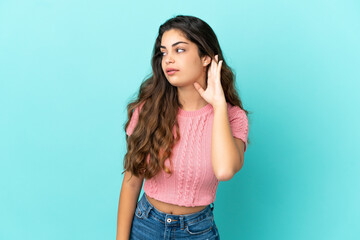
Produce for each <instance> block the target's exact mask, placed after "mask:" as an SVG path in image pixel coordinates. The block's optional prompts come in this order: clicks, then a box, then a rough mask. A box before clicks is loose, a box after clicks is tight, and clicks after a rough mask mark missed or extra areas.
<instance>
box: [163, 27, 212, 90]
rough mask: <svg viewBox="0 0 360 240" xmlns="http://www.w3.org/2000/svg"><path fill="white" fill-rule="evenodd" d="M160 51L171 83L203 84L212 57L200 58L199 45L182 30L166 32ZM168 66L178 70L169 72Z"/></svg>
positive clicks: (165, 71)
mask: <svg viewBox="0 0 360 240" xmlns="http://www.w3.org/2000/svg"><path fill="white" fill-rule="evenodd" d="M160 51H161V54H162V60H161V67H162V70H163V72H164V74H165V76H166V78H167V80H168V81H169V82H170V84H171V85H173V86H176V87H184V86H187V85H193V83H194V82H198V83H200V84H201V85H203V84H202V83H203V82H205V78H206V74H205V73H206V65H207V64H209V63H210V61H209V59H210V57H207V58H205V57H203V58H200V57H199V54H198V47H197V45H196V44H195V43H193V42H190V41H189V40H188V39H187V38H185V37H184V36H183V34H182V32H181V31H180V30H177V29H170V30H168V31H166V32H164V34H163V36H162V39H161V46H160ZM205 60H207V63H206V62H205ZM168 68H174V69H176V71H175V72H168V71H167V69H168Z"/></svg>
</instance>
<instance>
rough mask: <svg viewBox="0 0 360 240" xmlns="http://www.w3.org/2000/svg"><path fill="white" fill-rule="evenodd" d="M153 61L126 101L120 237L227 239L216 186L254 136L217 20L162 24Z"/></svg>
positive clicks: (193, 19) (226, 177)
mask: <svg viewBox="0 0 360 240" xmlns="http://www.w3.org/2000/svg"><path fill="white" fill-rule="evenodd" d="M152 69H153V74H152V76H151V77H150V78H148V79H147V80H146V81H144V82H143V83H142V84H141V86H140V90H139V94H138V97H137V99H136V100H135V101H133V102H131V103H129V105H128V106H127V110H128V121H127V123H126V125H125V131H126V134H127V153H126V155H125V159H124V172H125V175H124V179H123V183H122V187H121V193H120V199H119V208H118V228H117V239H118V240H119V239H141V240H144V239H152V240H153V239H220V236H219V231H218V229H217V226H216V224H215V221H214V215H213V209H214V203H213V202H214V201H215V195H216V190H217V186H218V183H219V181H227V180H230V179H231V178H232V177H233V176H234V174H235V173H236V172H238V171H239V170H240V169H241V168H242V166H243V163H244V152H245V151H246V148H247V142H249V141H248V129H249V125H248V119H247V114H248V112H247V111H246V110H245V109H244V108H243V106H242V102H241V100H240V98H239V96H238V94H237V92H236V90H235V85H234V84H235V83H234V74H233V72H232V71H231V69H230V67H229V66H228V65H227V64H226V63H225V61H224V60H223V54H222V51H221V49H220V45H219V42H218V40H217V37H216V35H215V33H214V31H213V30H212V29H211V27H210V26H209V25H208V24H207V23H205V22H204V21H202V20H201V19H199V18H196V17H193V16H183V15H178V16H176V17H174V18H172V19H169V20H167V21H166V22H165V23H164V24H163V25H161V26H160V29H159V34H158V37H157V39H156V42H155V47H154V50H153V57H152ZM144 179H145V183H144V194H143V195H142V197H141V199H140V200H139V201H138V199H139V194H140V191H141V188H142V184H143V180H144Z"/></svg>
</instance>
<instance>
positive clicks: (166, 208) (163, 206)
mask: <svg viewBox="0 0 360 240" xmlns="http://www.w3.org/2000/svg"><path fill="white" fill-rule="evenodd" d="M146 198H147V199H148V201H149V202H150V203H151V204H152V205H153V206H154V207H155V208H156V209H158V210H159V211H161V212H164V213H168V214H174V215H184V214H191V213H195V212H199V211H201V210H203V209H204V208H206V207H207V205H205V206H196V207H184V206H178V205H174V204H170V203H166V202H162V201H159V200H156V199H155V198H151V197H149V196H148V195H146Z"/></svg>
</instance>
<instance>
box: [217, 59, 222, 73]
mask: <svg viewBox="0 0 360 240" xmlns="http://www.w3.org/2000/svg"><path fill="white" fill-rule="evenodd" d="M222 63H223V60H220V62H219V67H218V74H219V75H220V74H221V68H222Z"/></svg>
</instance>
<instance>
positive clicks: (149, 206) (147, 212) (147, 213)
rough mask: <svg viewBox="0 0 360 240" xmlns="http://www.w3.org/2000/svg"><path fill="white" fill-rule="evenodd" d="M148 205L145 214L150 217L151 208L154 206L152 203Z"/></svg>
mask: <svg viewBox="0 0 360 240" xmlns="http://www.w3.org/2000/svg"><path fill="white" fill-rule="evenodd" d="M146 205H147V209H146V211H145V216H146V217H148V216H149V212H150V211H151V209H152V208H153V207H152V206H151V205H148V204H146Z"/></svg>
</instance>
